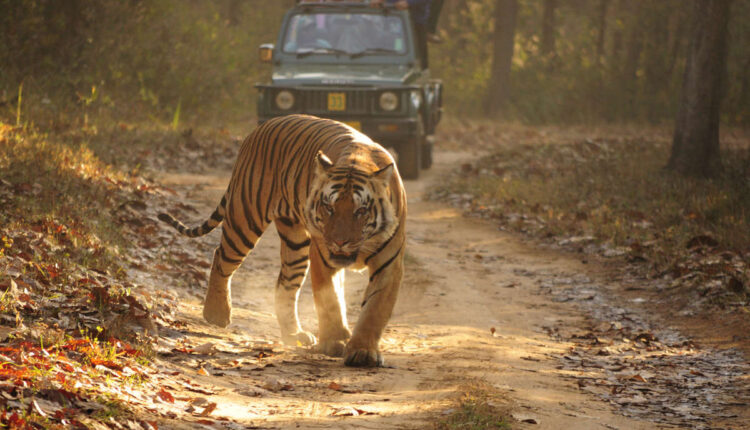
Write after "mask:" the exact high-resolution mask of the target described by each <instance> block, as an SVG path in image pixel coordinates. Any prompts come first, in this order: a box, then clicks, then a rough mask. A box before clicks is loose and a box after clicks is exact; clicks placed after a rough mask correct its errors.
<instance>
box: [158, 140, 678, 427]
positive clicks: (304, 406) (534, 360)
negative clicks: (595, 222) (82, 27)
mask: <svg viewBox="0 0 750 430" xmlns="http://www.w3.org/2000/svg"><path fill="white" fill-rule="evenodd" d="M461 157H466V155H465V154H464V155H459V154H456V153H438V154H437V156H436V163H435V166H434V167H433V169H432V170H431V171H427V172H423V178H422V179H420V180H419V181H407V183H406V186H407V192H408V195H409V220H408V223H409V224H408V227H407V231H408V248H407V249H408V251H407V258H406V263H407V270H406V274H405V279H404V283H403V286H402V291H401V293H400V297H399V301H398V303H397V306H396V310H395V312H394V316H393V318H392V319H391V322H390V324H389V326H388V328H387V330H386V333H385V335H384V337H383V340H382V342H381V348H382V349H383V352H384V355H385V358H386V364H387V365H389V366H392V367H388V368H383V369H353V368H347V367H345V366H343V364H342V363H341V360H340V359H331V358H328V357H324V356H321V355H316V354H310V353H309V352H307V351H306V350H304V349H301V348H288V347H284V346H281V345H279V343H278V342H279V337H278V326H277V323H276V318H275V316H274V314H273V286H274V283H275V279H276V277H277V274H278V269H279V262H278V259H279V257H278V254H279V248H278V236H277V235H276V234H275V232H274V231H271V230H269V231H268V232H266V234H265V235H264V236H263V238H262V240H261V242H260V243H259V244H258V246H257V247H256V248H255V250H254V251H253V253H252V254H251V255H250V256H249V257H248V259H247V260H246V261H245V263H244V264H243V267H242V268H241V269H240V271H239V272H238V273H237V274H236V275H235V279H234V280H233V288H234V291H233V301H234V321H233V323H232V324H231V325H230V326H229V327H228V328H226V329H220V328H216V327H211V326H208V325H207V324H206V323H204V322H203V320H202V318H201V317H200V315H201V305H200V299H201V296H202V291H204V289H205V285H195V286H194V287H195V288H193V289H192V290H191V289H186V290H184V291H183V293H182V307H181V309H180V313H181V317H182V318H183V319H184V320H186V321H187V324H186V326H185V328H184V330H180V331H179V333H178V332H175V333H172V334H171V335H172V336H171V337H170V336H165V337H166V339H165V340H164V341H163V345H162V348H163V349H164V350H167V351H168V350H169V348H172V347H174V345H182V344H185V343H186V342H187V343H191V344H193V345H200V344H204V343H205V342H210V343H211V345H212V347H213V348H212V351H211V353H209V354H205V355H199V356H196V355H170V354H166V356H164V358H162V360H163V362H162V363H161V364H162V365H163V366H165V367H170V368H178V369H179V370H180V372H184V374H185V375H188V376H189V377H190V378H192V379H193V380H195V381H196V382H197V383H199V384H202V385H205V386H213V387H215V388H214V389H213V390H212V391H213V393H211V394H206V397H207V398H208V400H210V401H211V402H216V403H217V405H218V406H217V408H216V410H215V411H214V412H213V413H212V414H211V418H212V419H217V420H216V421H215V423H216V425H220V424H222V425H223V426H224V427H230V428H247V427H251V428H253V427H254V428H373V429H375V428H377V429H381V428H424V427H425V426H429V425H430V423H433V422H435V421H436V420H438V419H440V417H441V416H443V415H444V414H445V412H446V411H450V410H451V409H452V408H455V405H456V403H457V400H458V397H459V396H460V394H461V393H463V392H464V391H465V390H466V389H467V387H472V386H475V385H477V384H481V385H482V387H483V389H485V390H489V391H490V393H489V395H490V397H491V398H492V399H493V400H492V401H493V402H494V403H496V404H497V405H498V406H500V407H501V408H502V409H505V410H508V411H509V413H510V414H512V415H513V416H514V417H516V418H517V419H518V420H523V419H531V420H534V421H536V422H537V423H538V424H528V423H522V422H516V423H515V424H514V425H513V426H514V428H535V429H537V428H538V429H560V428H573V429H602V428H605V429H652V428H672V427H669V426H665V425H656V424H653V423H649V422H646V421H638V420H634V419H630V418H626V417H623V416H620V415H617V414H616V413H615V412H614V410H613V409H612V407H611V406H610V405H608V404H607V403H605V402H603V401H600V400H597V399H595V398H594V397H593V396H591V395H589V394H586V393H584V392H582V391H581V390H580V388H579V386H578V385H577V384H576V383H575V381H574V380H573V379H572V378H568V377H567V376H570V373H571V371H570V370H564V369H561V368H558V367H561V366H559V357H560V356H562V355H564V354H565V352H566V351H568V350H569V349H570V348H571V347H573V344H572V343H570V342H566V341H564V340H559V339H552V338H550V336H549V335H548V334H547V332H545V328H544V327H549V326H565V327H566V328H568V329H571V330H574V329H576V328H581V327H584V315H582V314H581V312H580V311H579V310H578V308H577V307H576V306H575V305H574V304H572V303H559V302H555V301H553V300H552V298H551V297H550V296H547V295H541V294H539V287H538V283H539V281H540V279H542V280H543V279H545V278H555V277H557V276H560V274H563V273H571V272H573V273H576V272H578V271H580V270H581V267H580V263H579V262H577V261H575V260H573V259H572V258H571V257H567V256H565V255H561V254H559V253H556V252H554V251H549V250H543V249H539V248H535V247H533V246H530V245H527V244H524V243H522V242H521V241H520V240H519V239H518V238H517V237H514V236H511V235H508V234H506V233H502V232H500V231H498V230H497V229H496V228H495V227H493V226H492V225H490V224H488V223H484V222H482V221H478V220H473V219H467V218H463V217H462V216H461V213H460V212H459V211H458V210H456V209H452V208H447V207H445V206H443V205H440V204H437V203H432V202H427V201H424V200H423V195H424V193H425V191H426V190H427V189H428V187H429V186H430V185H431V184H433V183H437V181H440V180H441V178H442V177H443V176H444V175H445V174H446V173H447V172H448V171H449V170H450V169H452V168H454V167H455V165H456V163H457V162H459V161H460V159H461ZM228 176H229V173H228V172H217V173H215V174H208V175H180V174H172V175H166V176H165V177H164V178H163V180H164V182H165V183H166V184H168V185H170V186H171V187H173V188H175V189H177V190H178V191H179V192H181V193H184V194H185V195H186V199H187V200H189V201H190V202H191V203H192V204H193V205H195V206H196V207H197V208H198V210H199V212H201V213H202V214H204V215H205V214H208V213H210V211H211V210H212V209H213V207H214V205H215V204H216V202H218V200H219V198H220V195H221V193H222V192H223V191H224V189H225V186H226V183H227V181H228ZM201 216H202V215H201ZM197 218H198V219H199V218H200V216H198V217H197ZM191 221H192V222H191V223H195V222H196V221H197V219H194V220H191ZM218 235H219V233H218V232H213V233H212V234H211V235H209V236H208V237H207V238H203V239H199V240H194V241H192V242H190V243H191V244H192V245H189V244H188V242H187V241H180V242H176V243H179V244H184V246H186V247H187V246H195V247H197V248H198V249H199V250H200V251H201V252H202V253H203V254H204V255H205V258H206V261H210V258H211V255H212V249H213V247H214V246H215V245H216V244H217V243H218ZM366 280H367V277H366V274H358V273H354V272H347V281H346V285H347V303H348V304H349V307H348V311H349V321H350V322H354V321H356V318H357V316H358V307H359V303H360V301H361V296H362V292H363V291H364V288H365V286H366ZM300 318H301V321H302V325H303V328H305V329H307V330H312V331H315V330H316V329H317V327H316V321H315V313H314V309H313V305H312V295H311V291H310V286H309V280H308V281H306V283H305V285H303V288H302V293H301V297H300ZM491 328H494V329H495V331H494V333H493V332H491ZM263 351H265V353H264V352H263ZM201 369H202V371H201ZM221 419H224V420H225V421H223V422H222V421H221ZM191 425H193V424H190V423H187V424H186V426H187V427H190V426H191ZM195 425H197V424H195Z"/></svg>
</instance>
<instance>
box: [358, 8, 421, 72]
mask: <svg viewBox="0 0 750 430" xmlns="http://www.w3.org/2000/svg"><path fill="white" fill-rule="evenodd" d="M386 2H387V3H388V4H391V5H394V6H395V7H396V9H402V10H403V9H409V15H411V19H412V22H413V23H414V30H415V33H416V35H415V36H416V39H417V40H416V42H417V49H419V55H420V58H421V60H422V67H424V68H425V69H426V68H427V67H428V65H427V61H428V57H429V56H428V55H427V26H428V21H429V20H430V3H432V0H386ZM382 5H383V0H372V1H371V2H370V6H375V7H378V6H382Z"/></svg>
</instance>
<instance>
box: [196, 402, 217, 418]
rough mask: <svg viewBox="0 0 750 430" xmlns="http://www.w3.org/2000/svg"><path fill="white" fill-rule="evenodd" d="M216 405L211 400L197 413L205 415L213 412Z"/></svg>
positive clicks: (201, 415)
mask: <svg viewBox="0 0 750 430" xmlns="http://www.w3.org/2000/svg"><path fill="white" fill-rule="evenodd" d="M216 406H217V405H216V403H213V402H211V403H209V404H208V405H206V408H205V409H203V412H201V413H199V414H198V416H200V417H207V416H208V415H209V414H211V412H213V411H214V410H215V409H216Z"/></svg>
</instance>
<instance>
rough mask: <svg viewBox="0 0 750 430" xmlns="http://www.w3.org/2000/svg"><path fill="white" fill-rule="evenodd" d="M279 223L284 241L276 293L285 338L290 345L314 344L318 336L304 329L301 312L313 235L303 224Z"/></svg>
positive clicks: (282, 221) (277, 307)
mask: <svg viewBox="0 0 750 430" xmlns="http://www.w3.org/2000/svg"><path fill="white" fill-rule="evenodd" d="M275 223H276V230H277V231H278V233H279V237H280V238H281V271H280V272H279V278H278V281H277V282H276V293H275V305H276V319H277V320H278V321H279V327H280V328H281V339H282V341H283V342H284V343H285V344H287V345H298V344H300V345H303V346H308V345H312V344H314V343H315V336H313V334H312V333H309V332H306V331H303V330H302V327H300V324H299V316H298V313H297V299H298V298H299V291H300V287H301V286H302V282H303V281H304V280H305V277H306V276H307V269H308V267H309V265H310V258H309V254H310V236H308V234H307V231H305V229H304V228H303V227H302V225H300V224H293V223H292V222H291V221H289V220H287V219H284V218H278V219H276V221H275Z"/></svg>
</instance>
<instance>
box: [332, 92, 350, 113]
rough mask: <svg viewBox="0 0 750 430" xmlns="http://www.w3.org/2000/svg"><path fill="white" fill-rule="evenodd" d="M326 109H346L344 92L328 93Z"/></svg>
mask: <svg viewBox="0 0 750 430" xmlns="http://www.w3.org/2000/svg"><path fill="white" fill-rule="evenodd" d="M328 110H330V111H344V110H346V93H328Z"/></svg>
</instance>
